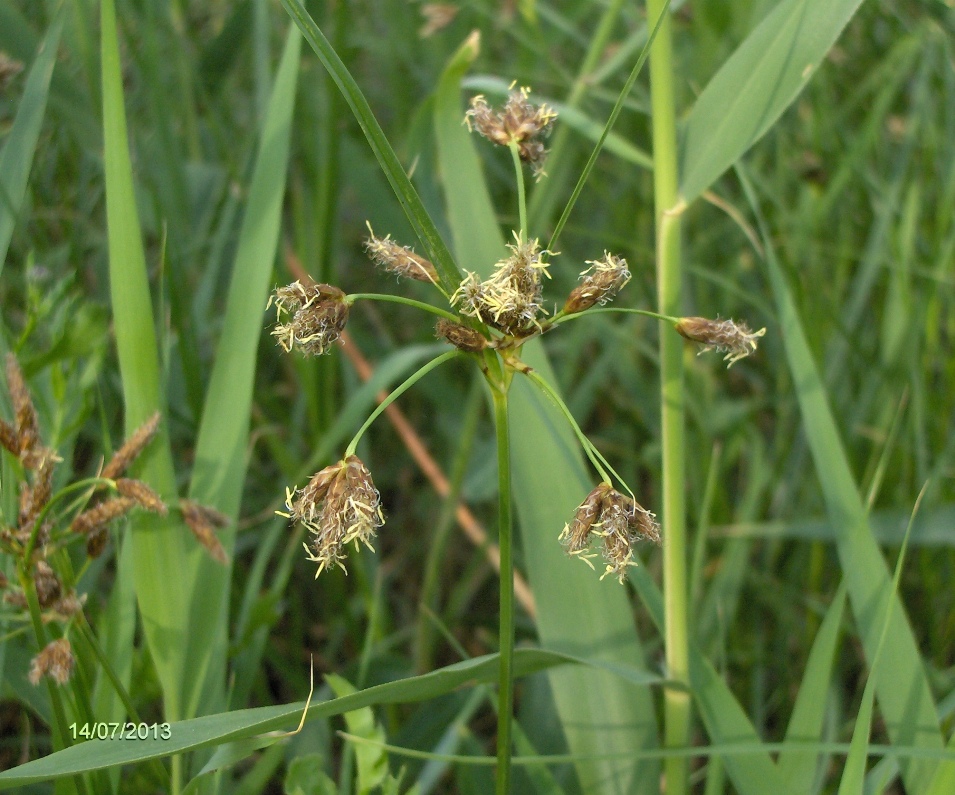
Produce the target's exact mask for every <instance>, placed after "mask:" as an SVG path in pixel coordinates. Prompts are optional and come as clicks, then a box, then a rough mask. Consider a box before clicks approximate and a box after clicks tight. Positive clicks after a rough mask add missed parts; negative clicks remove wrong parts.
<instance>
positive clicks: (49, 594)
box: [33, 560, 63, 609]
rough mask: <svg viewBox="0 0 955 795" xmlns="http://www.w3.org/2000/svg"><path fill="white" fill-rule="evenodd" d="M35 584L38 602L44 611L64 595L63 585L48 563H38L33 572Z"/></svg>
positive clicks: (41, 561)
mask: <svg viewBox="0 0 955 795" xmlns="http://www.w3.org/2000/svg"><path fill="white" fill-rule="evenodd" d="M33 582H34V584H35V585H36V596H37V600H38V601H39V603H40V607H42V608H44V609H46V608H48V607H50V606H52V605H53V603H54V602H55V601H56V600H57V599H59V598H60V596H61V594H62V593H63V585H62V584H61V583H60V579H59V577H57V576H56V572H54V571H53V569H52V568H50V565H49V564H48V563H47V562H46V561H43V560H40V561H37V564H36V568H35V569H34V571H33Z"/></svg>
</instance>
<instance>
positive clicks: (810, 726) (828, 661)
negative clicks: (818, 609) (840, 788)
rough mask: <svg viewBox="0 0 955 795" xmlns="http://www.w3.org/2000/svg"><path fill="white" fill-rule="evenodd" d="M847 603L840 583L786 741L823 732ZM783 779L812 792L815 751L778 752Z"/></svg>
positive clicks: (816, 643) (811, 656)
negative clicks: (834, 663) (827, 699)
mask: <svg viewBox="0 0 955 795" xmlns="http://www.w3.org/2000/svg"><path fill="white" fill-rule="evenodd" d="M845 603H846V586H845V583H843V584H842V585H841V586H839V590H838V591H837V592H836V595H835V597H834V598H833V600H832V604H831V605H829V610H827V611H826V617H825V618H824V619H823V621H822V625H821V626H820V627H819V631H818V632H817V633H816V639H815V641H813V644H812V651H810V652H809V662H808V663H807V665H806V672H805V673H804V674H803V678H802V684H801V685H800V686H799V695H797V696H796V703H795V705H794V706H793V713H792V717H791V718H790V719H789V726H788V727H787V728H786V741H787V742H790V741H795V742H799V743H808V742H812V741H814V740H819V739H820V738H821V736H822V729H823V719H824V717H825V710H826V694H827V691H828V690H829V682H830V680H831V678H832V664H833V662H834V660H835V656H836V648H837V646H838V643H839V636H840V634H841V629H842V615H843V612H844V609H845ZM776 765H777V767H778V768H779V773H780V775H781V777H782V779H783V781H785V782H787V783H788V784H789V785H790V786H791V788H792V790H793V792H811V791H812V784H813V780H814V779H815V776H816V770H817V768H818V767H819V764H818V761H817V755H816V754H815V753H813V752H807V751H801V750H799V749H798V748H791V749H788V750H785V751H783V752H781V753H780V754H779V759H778V760H777V762H776Z"/></svg>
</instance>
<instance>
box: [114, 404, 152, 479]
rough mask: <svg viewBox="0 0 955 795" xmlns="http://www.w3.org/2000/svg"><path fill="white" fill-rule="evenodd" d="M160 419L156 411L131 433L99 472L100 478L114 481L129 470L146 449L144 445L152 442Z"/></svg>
mask: <svg viewBox="0 0 955 795" xmlns="http://www.w3.org/2000/svg"><path fill="white" fill-rule="evenodd" d="M161 419H162V415H161V414H160V413H159V412H158V411H157V412H156V413H155V414H153V415H152V416H151V417H150V418H149V419H148V420H146V421H145V422H144V423H143V424H142V425H140V426H139V427H138V428H137V429H136V430H135V431H133V434H132V436H130V437H129V438H128V439H127V440H126V441H125V442H123V444H122V446H121V447H120V448H119V450H117V451H116V452H115V453H113V457H112V458H111V459H110V460H109V462H108V463H107V464H106V466H104V467H103V471H102V472H100V477H101V478H106V479H107V480H115V479H116V478H118V477H119V476H120V475H122V474H123V473H124V472H125V471H126V470H127V469H128V468H129V465H130V464H132V463H133V461H135V460H136V459H137V458H139V456H140V455H141V454H142V452H143V450H145V449H146V445H148V444H149V443H150V442H151V441H152V440H153V437H154V436H155V435H156V431H158V430H159V421H160V420H161Z"/></svg>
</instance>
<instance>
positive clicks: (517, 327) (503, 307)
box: [451, 234, 552, 337]
mask: <svg viewBox="0 0 955 795" xmlns="http://www.w3.org/2000/svg"><path fill="white" fill-rule="evenodd" d="M508 248H510V249H511V256H509V257H507V258H506V259H503V260H501V261H500V262H498V263H497V264H496V265H495V270H494V273H493V274H492V275H491V278H489V279H487V280H485V281H483V282H481V281H479V280H478V278H477V276H476V275H475V274H473V273H468V274H467V276H465V278H464V281H462V282H461V284H460V286H459V287H458V289H457V290H456V291H455V292H454V295H452V296H451V303H452V304H453V305H454V306H457V307H458V309H459V311H460V312H461V314H463V315H468V316H469V317H475V318H477V319H478V320H480V321H482V322H484V323H487V324H488V325H490V326H493V327H494V328H496V329H497V330H498V331H502V332H504V333H505V334H507V335H509V336H514V337H521V336H526V335H527V334H529V333H532V332H533V331H534V329H536V328H539V327H540V323H539V322H538V320H537V318H538V316H539V315H540V314H541V313H543V312H544V308H543V303H542V287H543V285H542V277H543V276H547V277H548V278H550V274H549V273H548V272H547V269H548V267H550V263H549V262H547V261H546V259H545V257H547V256H548V255H552V252H550V251H547V250H546V249H544V250H542V249H541V247H540V243H539V242H538V241H537V240H531V241H529V242H527V243H524V242H523V241H522V240H521V239H520V238H519V237H518V236H517V235H516V234H515V243H514V244H509V245H508Z"/></svg>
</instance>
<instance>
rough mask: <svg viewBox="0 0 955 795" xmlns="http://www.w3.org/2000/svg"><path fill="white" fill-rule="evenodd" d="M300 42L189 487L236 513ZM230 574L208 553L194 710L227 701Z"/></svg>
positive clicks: (276, 98)
mask: <svg viewBox="0 0 955 795" xmlns="http://www.w3.org/2000/svg"><path fill="white" fill-rule="evenodd" d="M301 41H302V39H301V36H300V35H299V32H298V29H297V28H295V27H292V28H291V30H290V31H289V34H288V38H287V39H286V44H285V51H284V53H283V55H282V60H281V62H280V64H279V69H278V73H277V74H276V78H275V85H274V87H273V89H272V96H271V99H270V100H269V104H268V110H267V112H266V115H265V123H264V126H263V129H262V140H261V143H260V146H259V153H258V157H257V159H256V164H255V170H254V172H253V176H252V184H251V187H250V189H249V202H248V206H247V208H246V211H245V216H244V219H243V223H242V229H241V231H240V233H239V245H238V249H237V251H236V258H235V266H234V268H233V273H232V280H231V282H230V284H229V296H228V301H227V304H226V313H225V321H224V323H223V326H222V334H221V336H220V342H219V346H218V348H217V351H216V360H215V365H214V366H213V369H212V376H211V379H210V381H209V389H208V391H207V393H206V399H205V405H204V409H203V413H202V423H201V425H200V427H199V438H198V440H197V442H196V459H195V466H194V468H193V473H192V482H191V484H190V489H189V496H190V497H191V498H192V499H194V500H197V501H198V502H201V503H203V504H205V505H210V506H213V507H215V508H216V509H217V510H219V511H221V512H222V513H224V514H226V515H227V516H230V517H232V518H233V519H235V517H236V516H237V515H238V512H239V507H240V503H241V498H242V488H243V484H244V482H245V473H246V468H247V464H248V460H247V453H246V450H247V447H248V437H249V417H250V413H251V407H252V387H253V382H254V379H255V363H256V353H257V350H258V344H259V338H260V336H261V334H262V326H263V314H262V313H263V312H264V309H265V304H266V301H267V297H268V292H269V280H270V278H271V275H272V264H273V263H274V262H275V254H276V250H277V248H278V242H279V227H280V224H281V210H282V197H283V195H284V193H285V175H286V172H287V171H288V157H289V141H290V137H291V128H292V112H293V109H294V105H295V86H296V82H297V77H298V70H299V56H300V52H301ZM234 539H235V528H234V526H232V527H230V528H229V529H227V530H226V531H225V532H224V533H223V534H222V541H223V544H224V546H225V547H226V549H227V550H229V551H231V549H232V545H233V543H234ZM230 574H231V567H230V566H221V565H219V564H218V563H216V562H214V561H213V560H211V559H210V558H209V557H208V556H205V555H203V556H202V557H201V558H200V559H199V560H198V561H197V566H196V569H195V574H194V576H195V594H196V596H195V598H194V599H193V604H194V605H196V609H195V610H194V611H193V615H192V620H191V622H190V626H191V628H192V632H191V633H190V637H191V638H193V640H194V645H193V648H192V650H191V653H190V660H191V664H192V665H193V666H194V674H193V676H192V677H191V685H190V691H189V698H188V702H187V703H188V704H189V712H188V713H187V714H196V713H195V710H196V708H198V706H199V703H198V702H199V699H200V698H201V699H202V700H203V702H204V703H205V704H206V705H210V706H211V705H213V704H217V705H219V708H221V706H222V704H223V699H224V697H225V695H224V690H225V664H226V661H227V658H228V654H227V644H228V638H227V635H226V631H227V629H228V627H229V621H228V604H229V578H230ZM212 661H216V663H217V667H216V668H215V669H214V670H210V671H209V680H207V679H206V678H205V677H204V676H202V675H200V672H203V671H206V670H208V669H209V666H210V665H211V664H213V663H212ZM212 708H213V709H215V707H212Z"/></svg>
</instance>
